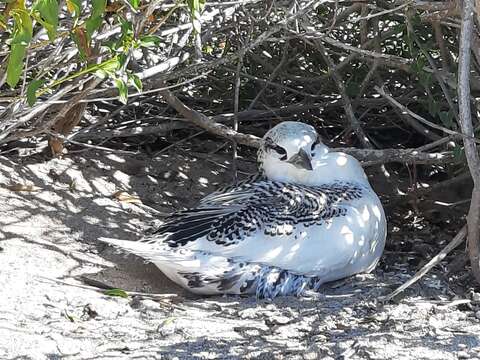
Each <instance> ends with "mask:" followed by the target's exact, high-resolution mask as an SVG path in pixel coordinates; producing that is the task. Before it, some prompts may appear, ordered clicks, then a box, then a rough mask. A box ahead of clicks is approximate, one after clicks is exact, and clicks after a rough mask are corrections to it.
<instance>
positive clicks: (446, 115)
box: [438, 111, 453, 129]
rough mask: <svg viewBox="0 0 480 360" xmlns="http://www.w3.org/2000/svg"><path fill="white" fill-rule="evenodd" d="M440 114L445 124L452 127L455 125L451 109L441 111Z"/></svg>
mask: <svg viewBox="0 0 480 360" xmlns="http://www.w3.org/2000/svg"><path fill="white" fill-rule="evenodd" d="M438 116H439V118H440V121H441V122H442V124H443V126H445V127H447V128H449V129H451V128H452V126H453V113H452V112H451V111H439V113H438Z"/></svg>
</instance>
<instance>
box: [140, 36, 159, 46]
mask: <svg viewBox="0 0 480 360" xmlns="http://www.w3.org/2000/svg"><path fill="white" fill-rule="evenodd" d="M161 41H162V39H160V37H158V36H156V35H145V36H142V37H140V46H142V47H146V48H150V47H155V46H158V45H159V44H160V42H161Z"/></svg>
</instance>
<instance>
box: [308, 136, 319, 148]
mask: <svg viewBox="0 0 480 360" xmlns="http://www.w3.org/2000/svg"><path fill="white" fill-rule="evenodd" d="M318 144H320V137H317V140H315V141H314V142H313V144H312V147H311V149H310V150H311V151H313V150H315V146H317V145H318Z"/></svg>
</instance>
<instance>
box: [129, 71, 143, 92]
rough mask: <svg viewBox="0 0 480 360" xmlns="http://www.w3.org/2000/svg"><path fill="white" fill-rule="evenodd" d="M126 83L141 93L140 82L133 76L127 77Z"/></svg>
mask: <svg viewBox="0 0 480 360" xmlns="http://www.w3.org/2000/svg"><path fill="white" fill-rule="evenodd" d="M128 81H129V83H131V84H132V85H133V86H134V87H135V89H137V91H138V92H142V88H143V85H142V80H141V79H140V78H139V77H138V76H137V75H135V74H130V75H128Z"/></svg>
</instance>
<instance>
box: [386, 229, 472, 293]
mask: <svg viewBox="0 0 480 360" xmlns="http://www.w3.org/2000/svg"><path fill="white" fill-rule="evenodd" d="M466 236H467V225H464V226H463V227H462V229H461V230H460V231H459V232H458V234H457V235H455V237H454V238H453V239H452V241H450V242H449V243H448V245H447V246H445V247H444V248H443V249H442V250H441V251H440V252H439V253H438V254H437V255H435V257H434V258H433V259H432V260H430V261H429V262H428V263H427V264H426V265H425V266H424V267H422V268H421V269H420V270H419V271H417V273H416V274H415V275H413V277H412V278H411V279H410V280H408V281H407V282H406V283H404V284H403V285H401V286H399V287H398V288H397V289H395V291H393V292H392V293H390V294H389V295H387V296H383V297H381V298H380V300H381V301H389V300H391V299H393V298H394V297H395V296H397V295H398V294H400V293H401V292H402V291H404V290H405V289H407V288H408V287H410V286H412V285H413V284H415V283H416V282H417V281H418V280H420V279H421V278H422V277H424V276H425V274H426V273H428V272H429V271H430V269H432V268H433V267H434V266H435V265H437V264H438V263H440V261H442V260H443V259H444V258H445V256H447V255H448V254H449V253H450V251H452V250H453V249H455V248H456V247H457V246H458V245H460V244H461V243H462V242H463V240H465V237H466Z"/></svg>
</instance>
